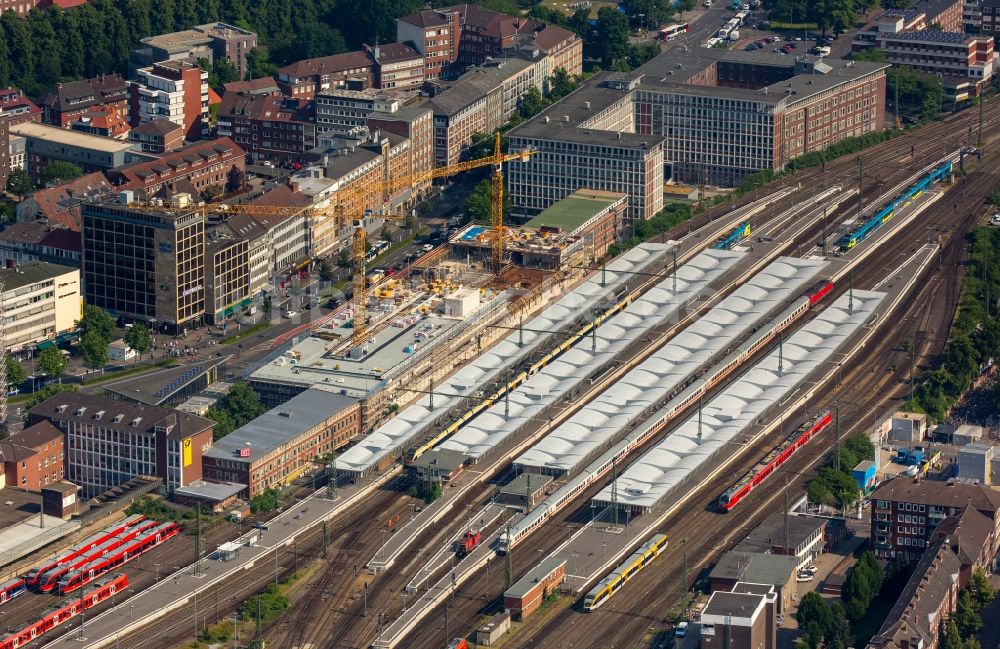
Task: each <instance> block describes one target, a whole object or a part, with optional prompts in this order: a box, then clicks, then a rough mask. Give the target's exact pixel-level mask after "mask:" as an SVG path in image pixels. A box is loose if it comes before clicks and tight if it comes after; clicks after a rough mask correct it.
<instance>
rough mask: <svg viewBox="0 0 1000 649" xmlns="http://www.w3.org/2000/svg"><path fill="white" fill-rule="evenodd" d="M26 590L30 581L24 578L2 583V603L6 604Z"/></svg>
mask: <svg viewBox="0 0 1000 649" xmlns="http://www.w3.org/2000/svg"><path fill="white" fill-rule="evenodd" d="M26 590H28V583H27V582H26V581H24V580H23V579H11V580H10V581H6V582H4V583H2V584H0V604H6V603H7V602H9V601H10V600H12V599H14V598H15V597H17V596H18V595H20V594H21V593H23V592H24V591H26Z"/></svg>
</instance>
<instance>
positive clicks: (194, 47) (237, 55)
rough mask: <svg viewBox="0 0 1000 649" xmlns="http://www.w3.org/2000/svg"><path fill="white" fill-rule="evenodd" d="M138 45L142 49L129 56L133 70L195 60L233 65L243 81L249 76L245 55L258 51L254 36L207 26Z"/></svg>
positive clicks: (221, 25)
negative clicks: (164, 62)
mask: <svg viewBox="0 0 1000 649" xmlns="http://www.w3.org/2000/svg"><path fill="white" fill-rule="evenodd" d="M140 42H141V43H142V45H140V46H139V47H137V48H136V49H134V50H132V52H131V54H130V59H129V63H130V66H131V69H133V70H137V69H139V68H146V67H149V66H151V65H153V64H154V63H162V62H163V61H186V62H188V63H194V64H197V63H198V59H205V60H207V61H208V63H209V64H212V63H214V62H215V61H217V60H220V59H223V60H227V61H229V62H230V63H232V64H233V67H234V68H236V72H237V75H238V76H239V78H240V79H245V78H246V77H247V76H249V73H250V68H249V66H248V65H247V55H248V54H249V53H250V50H252V49H253V48H255V47H257V34H255V33H253V32H251V31H248V30H246V29H241V28H240V27H234V26H233V25H227V24H226V23H209V24H207V25H197V26H195V27H192V28H191V29H185V30H183V31H179V32H173V33H170V34H160V35H157V36H147V37H146V38H143V39H141V41H140Z"/></svg>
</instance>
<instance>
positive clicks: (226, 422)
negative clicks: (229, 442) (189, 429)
mask: <svg viewBox="0 0 1000 649" xmlns="http://www.w3.org/2000/svg"><path fill="white" fill-rule="evenodd" d="M205 416H206V417H208V418H209V419H211V420H212V421H214V422H215V426H213V427H212V440H213V441H216V442H217V441H219V440H220V439H222V438H223V437H225V436H226V435H228V434H229V433H231V432H233V431H234V430H236V428H237V427H236V424H235V423H234V422H233V418H232V416H231V415H230V414H229V411H228V410H226V409H225V408H216V407H214V406H213V407H211V408H209V409H208V411H207V412H206V413H205Z"/></svg>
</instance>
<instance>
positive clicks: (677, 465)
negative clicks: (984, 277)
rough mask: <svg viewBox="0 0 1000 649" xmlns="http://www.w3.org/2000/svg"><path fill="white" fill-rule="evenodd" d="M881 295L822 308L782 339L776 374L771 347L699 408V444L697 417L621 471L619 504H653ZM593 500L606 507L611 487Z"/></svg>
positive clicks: (820, 358)
mask: <svg viewBox="0 0 1000 649" xmlns="http://www.w3.org/2000/svg"><path fill="white" fill-rule="evenodd" d="M883 297H885V294H884V293H877V292H874V291H854V304H853V309H851V310H848V308H847V307H848V296H847V295H843V296H841V297H840V298H839V299H838V300H837V301H836V302H834V304H833V305H832V306H830V307H829V308H827V309H824V310H823V311H822V312H821V313H820V314H819V315H817V317H816V318H814V319H813V320H812V321H810V322H809V323H807V324H806V325H804V326H803V327H802V328H801V329H800V330H799V331H797V332H795V333H794V334H792V335H791V336H790V337H789V338H788V339H786V340H785V341H784V344H783V346H782V347H783V349H782V359H781V371H780V372H779V370H778V350H777V349H775V350H773V351H772V352H771V353H770V354H768V355H767V356H765V357H764V358H763V359H761V360H760V362H759V363H757V364H756V365H755V366H754V367H753V368H752V369H750V370H749V371H748V372H746V373H745V374H744V375H743V376H741V377H740V378H739V379H737V380H736V381H735V382H733V383H732V384H730V385H729V387H727V388H726V389H725V390H724V391H723V392H722V393H721V394H719V396H717V397H716V398H714V399H712V401H710V402H709V403H707V404H705V405H704V406H703V407H702V413H701V415H702V416H701V422H702V423H701V429H700V430H701V438H700V440H699V436H698V433H699V426H698V414H697V413H695V414H693V415H692V416H691V417H689V418H688V419H686V420H685V421H684V422H683V423H681V425H680V426H678V427H677V428H675V429H674V430H673V431H672V432H671V433H670V434H669V435H667V437H665V438H664V439H663V440H662V441H661V442H660V443H659V444H657V445H656V446H654V447H653V448H651V449H650V450H649V451H647V452H646V453H645V454H644V455H643V456H642V457H640V458H639V459H638V460H637V461H636V462H635V463H633V464H632V466H630V467H629V468H628V469H627V470H626V471H625V472H624V473H622V474H621V475H620V476H619V477H618V480H617V482H618V494H617V502H618V503H620V504H622V505H632V506H637V507H643V508H649V507H652V506H654V505H656V504H657V503H658V502H659V501H660V500H661V499H663V498H664V497H665V496H667V495H668V494H669V493H670V490H671V489H672V488H673V487H675V486H677V485H679V484H680V483H681V482H682V481H683V480H685V479H686V478H687V477H688V476H690V475H691V474H692V473H693V472H694V471H696V470H697V469H698V468H699V467H700V466H701V465H702V464H703V463H704V462H705V461H707V460H708V459H709V457H710V456H711V455H713V454H714V453H715V452H716V451H718V450H720V449H722V448H723V447H724V446H725V445H726V444H729V443H730V442H732V441H733V439H735V438H736V437H737V436H738V435H740V434H741V433H742V432H743V431H744V430H745V429H746V428H747V427H749V426H750V425H751V424H752V423H753V422H755V421H757V419H758V418H760V417H762V416H763V415H764V414H765V413H767V411H768V410H770V409H771V408H772V407H773V406H775V405H776V404H777V403H778V402H779V401H780V400H781V399H783V398H785V397H786V396H787V395H788V394H789V393H791V392H792V390H793V389H794V388H795V386H797V385H798V384H799V383H800V382H801V381H802V380H804V379H805V378H806V377H807V376H809V374H810V373H812V371H813V370H815V369H816V367H817V366H819V365H820V363H822V362H824V361H825V360H827V359H828V358H830V357H831V356H832V355H833V353H834V352H835V351H836V350H837V349H838V348H839V347H840V346H841V345H842V344H843V343H844V341H845V340H846V339H847V338H848V337H849V336H850V335H852V334H853V333H854V332H856V331H857V330H858V329H859V328H860V327H861V326H862V325H864V324H865V323H866V322H868V319H869V318H870V317H871V316H872V313H873V312H874V310H875V308H876V307H877V306H878V305H879V303H880V302H881V301H882V299H883ZM655 416H656V415H654V417H655ZM594 501H595V502H598V503H601V504H608V503H610V502H611V485H608V486H607V487H605V488H604V489H602V490H601V492H600V493H598V494H597V495H596V496H595V497H594Z"/></svg>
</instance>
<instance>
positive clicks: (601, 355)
mask: <svg viewBox="0 0 1000 649" xmlns="http://www.w3.org/2000/svg"><path fill="white" fill-rule="evenodd" d="M743 256H744V253H742V252H734V251H729V250H705V251H702V252H700V253H698V254H697V255H696V256H695V257H694V258H693V259H692V260H691V261H689V262H688V263H686V264H684V265H683V266H681V267H679V268H678V269H677V279H676V285H677V292H676V293H675V292H674V291H673V287H674V283H675V282H674V278H673V276H672V275H671V276H669V277H668V278H667V279H664V280H663V281H661V282H660V283H659V284H658V285H657V286H656V287H654V288H652V289H650V290H649V291H647V292H646V293H645V294H643V295H642V296H641V297H639V298H637V299H636V300H634V301H633V302H632V303H631V304H629V305H628V306H627V307H625V309H624V310H622V311H621V312H619V313H616V314H615V315H613V316H611V317H610V318H608V319H607V320H606V321H605V322H604V323H603V324H602V325H601V326H600V327H598V329H597V335H596V337H592V336H587V337H586V338H584V339H582V340H580V341H578V342H577V343H576V345H574V346H573V348H572V349H570V350H568V351H567V352H566V353H564V354H563V355H561V356H560V357H558V358H557V359H555V360H554V361H553V362H551V363H549V364H548V365H547V366H545V367H544V368H542V369H541V370H539V371H538V373H536V374H535V375H534V376H532V377H531V378H529V379H528V380H527V381H525V382H524V383H523V384H522V385H521V386H519V387H518V388H517V390H514V391H513V392H512V393H511V394H510V399H509V403H508V402H507V401H506V400H500V401H498V402H497V403H495V404H493V405H492V406H490V408H489V409H488V410H487V411H486V412H485V413H484V414H481V415H479V416H478V417H476V418H475V419H474V420H472V421H471V422H469V423H468V424H466V425H465V426H464V427H462V429H461V430H459V431H458V432H457V433H455V434H454V435H452V436H451V437H450V438H449V439H447V440H445V441H444V442H443V443H442V444H441V448H450V449H454V450H457V451H462V452H463V453H466V454H467V455H469V456H471V457H473V458H477V459H478V458H479V457H482V456H483V455H485V454H486V453H487V452H489V451H490V450H491V449H492V448H494V447H495V446H496V445H497V444H500V443H501V442H503V441H504V440H505V439H507V437H509V436H510V435H512V434H514V433H516V432H517V431H519V430H520V429H521V427H522V426H524V425H525V424H527V423H528V422H530V421H531V419H532V418H534V417H536V416H539V415H540V414H541V413H542V412H543V411H544V410H545V409H547V408H548V407H549V406H551V405H552V404H553V403H555V402H556V401H558V400H559V399H560V398H562V397H563V396H565V395H566V394H568V393H569V392H570V391H572V390H573V389H574V388H576V387H577V386H578V385H580V383H582V382H583V381H585V380H586V379H587V377H588V376H590V375H591V374H592V373H593V372H595V371H597V370H598V369H600V368H601V367H604V366H605V365H607V364H608V363H610V362H612V361H613V360H614V359H615V358H616V357H617V356H618V355H619V354H620V353H621V352H622V351H623V350H624V349H625V347H627V346H628V345H630V344H632V343H633V342H635V341H636V340H638V339H639V338H641V337H642V336H643V335H645V334H646V333H647V332H649V331H650V330H651V329H652V328H653V327H656V326H658V325H661V324H663V323H665V322H668V321H670V320H671V319H672V318H675V317H676V316H677V313H678V312H679V310H680V309H681V307H682V305H685V304H689V303H691V302H692V301H694V300H696V299H697V298H698V297H699V296H700V295H701V294H702V293H703V292H704V291H705V290H706V289H707V288H708V285H709V284H710V283H711V282H713V281H715V280H717V279H719V278H720V277H721V276H722V275H723V274H724V273H725V272H726V271H728V270H729V269H730V268H732V267H733V266H734V265H735V264H736V262H737V261H739V260H740V259H741V258H742V257H743ZM637 313H638V314H642V317H641V318H636V314H637ZM595 338H596V344H595ZM631 396H632V397H633V398H636V399H638V398H639V397H640V396H641V395H640V394H639V393H635V394H632V395H631Z"/></svg>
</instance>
